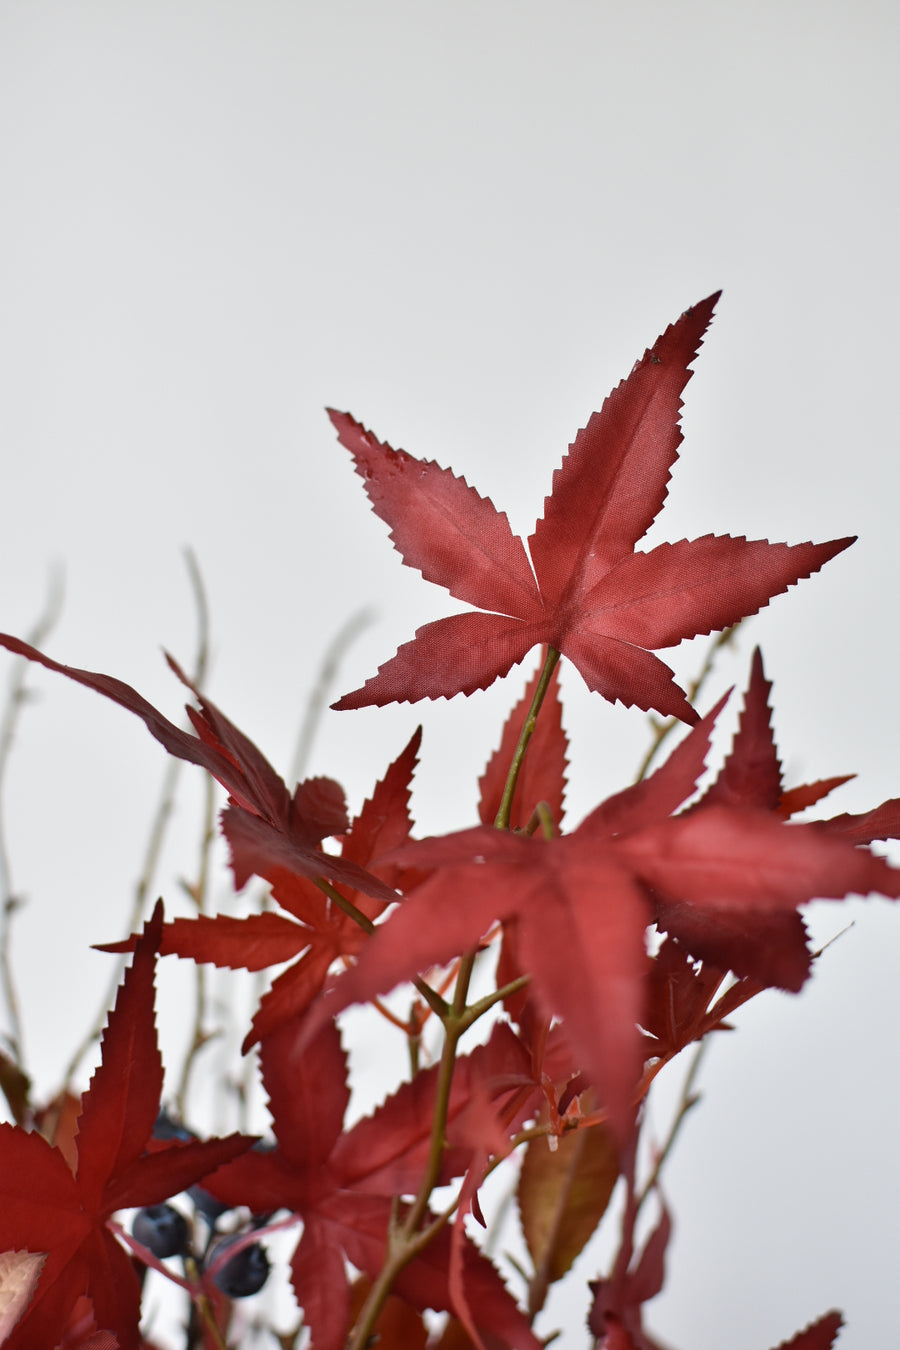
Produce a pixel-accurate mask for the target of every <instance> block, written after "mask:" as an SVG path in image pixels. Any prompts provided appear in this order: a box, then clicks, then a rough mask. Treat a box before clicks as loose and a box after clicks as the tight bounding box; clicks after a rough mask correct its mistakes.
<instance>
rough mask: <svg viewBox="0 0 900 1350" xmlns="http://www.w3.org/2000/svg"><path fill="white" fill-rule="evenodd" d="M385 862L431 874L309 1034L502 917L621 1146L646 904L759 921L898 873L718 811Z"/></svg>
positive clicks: (805, 834) (421, 848)
mask: <svg viewBox="0 0 900 1350" xmlns="http://www.w3.org/2000/svg"><path fill="white" fill-rule="evenodd" d="M589 819H590V818H589ZM388 860H391V861H398V862H403V863H408V864H410V865H415V866H421V867H428V868H432V869H434V871H433V872H432V875H430V876H429V877H428V878H427V879H426V880H425V881H423V882H422V883H421V885H419V886H417V887H416V888H415V889H414V890H413V891H412V893H411V895H410V896H409V897H408V898H407V899H406V900H405V901H404V903H403V904H401V905H400V906H399V907H398V908H397V909H396V910H395V911H394V912H393V913H392V914H390V915H389V916H388V918H387V919H386V921H385V922H384V923H383V924H381V925H380V926H379V927H378V929H377V931H376V933H375V934H374V936H373V937H372V940H371V941H370V942H369V943H368V944H367V946H366V948H365V950H364V951H363V952H362V953H361V954H360V957H359V961H358V964H357V965H356V967H355V968H354V969H352V970H350V971H348V972H347V973H346V974H345V975H342V976H340V977H339V978H338V980H337V982H336V984H335V986H334V989H333V991H332V992H331V993H330V994H329V995H326V997H325V998H324V1000H321V1001H320V1002H319V1003H318V1004H317V1006H316V1008H315V1009H314V1010H313V1011H312V1012H311V1014H310V1026H309V1034H311V1033H312V1031H313V1029H314V1028H315V1027H316V1026H317V1025H319V1024H320V1023H321V1020H322V1019H323V1018H324V1017H326V1016H327V1015H328V1014H329V1013H336V1012H339V1011H340V1010H341V1009H343V1008H345V1007H348V1006H349V1005H350V1004H352V1003H356V1002H363V1001H367V1000H369V999H370V998H372V997H374V995H376V994H381V993H384V992H385V991H387V990H388V989H391V988H393V987H394V985H396V984H398V983H400V982H401V981H404V980H408V979H409V978H410V977H411V976H413V975H414V974H417V973H419V972H420V971H422V970H424V969H427V968H428V967H430V966H432V965H438V964H445V963H447V962H448V961H449V960H451V959H452V958H453V957H454V956H456V955H458V954H459V953H461V952H465V951H469V950H472V949H473V948H475V947H476V946H477V945H478V943H479V941H480V940H481V938H482V937H483V935H484V934H485V933H487V932H488V930H489V929H490V928H491V926H492V925H493V923H495V922H496V921H497V920H500V921H501V922H507V921H509V920H510V919H512V920H514V921H515V923H516V925H517V928H518V954H519V960H520V964H521V968H522V970H523V971H525V972H528V973H530V975H531V977H532V988H533V990H534V992H535V995H536V996H537V998H538V1000H539V1002H540V1004H541V1006H542V1008H543V1011H544V1012H545V1014H546V1015H548V1016H555V1017H560V1018H562V1019H563V1021H564V1024H565V1031H566V1036H567V1039H568V1041H569V1043H570V1044H571V1046H572V1048H573V1050H574V1051H575V1052H576V1055H577V1057H578V1059H579V1062H580V1063H581V1065H582V1066H583V1068H584V1069H585V1071H586V1072H587V1073H588V1074H589V1075H590V1077H591V1078H592V1080H593V1082H594V1083H595V1085H596V1086H597V1088H598V1090H599V1092H600V1095H601V1100H602V1101H603V1104H604V1105H605V1106H606V1107H607V1108H608V1110H609V1112H610V1116H611V1119H612V1121H613V1123H614V1124H615V1125H616V1127H617V1128H618V1129H619V1131H620V1132H621V1133H623V1134H624V1133H625V1132H626V1131H627V1128H628V1124H629V1119H630V1114H629V1113H630V1103H631V1094H632V1091H633V1088H634V1084H635V1082H636V1079H637V1076H638V1072H639V1068H640V1063H641V1050H640V1042H639V1036H638V1033H637V1030H636V1024H637V1023H638V1022H639V1021H640V1016H641V1011H642V997H643V982H644V979H645V976H646V973H647V969H648V960H647V956H646V953H645V948H644V933H645V930H646V928H647V925H648V924H649V923H651V922H652V921H653V902H654V897H655V896H656V895H657V894H663V895H666V894H674V895H677V896H690V899H691V903H692V904H693V905H694V906H697V907H700V908H703V907H706V906H709V907H712V908H714V909H716V910H722V909H725V910H729V911H739V912H746V911H754V912H757V913H761V914H771V913H781V912H787V911H792V910H794V909H796V907H797V906H798V905H801V904H804V903H805V902H807V901H809V900H812V899H814V898H822V899H838V898H843V897H844V896H845V895H847V894H848V893H849V892H858V893H862V894H865V893H868V892H871V891H877V892H880V893H882V894H884V895H888V896H894V897H896V896H897V895H900V869H893V868H891V867H890V866H889V865H888V864H887V863H886V862H885V861H884V860H883V859H882V858H878V857H875V856H873V855H872V854H871V853H869V852H868V851H867V850H865V849H862V848H858V847H856V846H854V845H853V844H852V843H850V842H849V841H847V840H844V839H841V838H839V837H837V836H833V835H829V834H827V833H826V832H825V831H823V830H821V828H820V827H818V826H816V825H794V824H789V823H785V822H784V821H782V820H781V818H780V817H777V816H775V815H773V814H770V813H767V812H763V811H760V810H751V809H744V808H740V809H739V808H735V807H729V806H725V805H712V806H708V807H706V808H705V809H704V810H702V811H696V812H686V813H683V814H682V815H679V816H674V817H671V818H666V819H661V820H659V821H657V822H654V823H648V824H646V825H644V826H643V827H638V828H635V829H633V830H631V831H630V832H628V833H625V834H622V835H616V836H614V837H612V838H597V837H596V836H595V834H594V833H593V831H592V830H591V829H590V828H586V827H585V826H584V825H583V826H581V827H579V828H578V829H577V830H576V831H575V832H574V833H573V834H571V835H567V836H565V837H563V838H556V839H549V840H545V839H541V838H538V837H526V836H522V835H514V834H511V833H510V832H508V831H503V830H496V829H491V828H488V827H485V826H478V827H476V828H474V829H470V830H464V831H461V832H459V833H458V834H455V835H449V836H447V837H445V838H435V839H426V840H422V841H420V842H418V843H414V844H409V845H406V846H405V847H404V848H402V849H399V850H397V851H396V853H394V854H393V855H389V859H388ZM598 1028H599V1029H602V1030H599V1031H598Z"/></svg>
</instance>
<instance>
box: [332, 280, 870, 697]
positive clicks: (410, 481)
mask: <svg viewBox="0 0 900 1350" xmlns="http://www.w3.org/2000/svg"><path fill="white" fill-rule="evenodd" d="M717 299H718V293H717V294H716V295H712V296H709V297H708V298H707V299H706V300H703V301H701V302H700V303H699V304H698V305H695V306H694V307H693V309H689V310H687V311H686V312H685V313H684V314H683V315H682V316H681V318H680V319H678V321H677V322H676V323H674V324H672V325H671V326H670V327H669V328H667V329H666V331H665V332H664V333H663V335H662V336H661V337H660V338H659V339H658V341H657V342H656V343H655V345H654V346H653V347H651V348H650V349H649V350H648V351H647V352H645V353H644V356H643V357H642V358H641V360H640V361H638V362H637V364H636V365H635V367H634V369H633V370H632V372H631V374H630V375H629V376H628V378H627V379H626V380H624V381H623V382H622V383H621V384H620V385H619V386H618V388H616V389H615V390H614V391H613V392H612V394H610V396H609V398H607V400H606V402H605V403H604V405H603V408H602V409H601V411H600V412H599V413H594V414H593V415H592V416H591V418H590V419H589V421H588V423H587V426H586V427H585V428H584V429H583V430H581V431H579V432H578V434H577V435H576V437H575V440H574V441H573V442H572V444H571V445H570V447H569V453H568V455H567V456H566V457H565V459H564V460H563V463H562V466H561V467H560V468H559V469H558V470H557V471H556V473H555V474H554V477H553V488H552V491H551V493H550V496H549V497H547V499H546V501H545V503H544V515H543V518H542V519H540V520H539V521H538V522H537V524H536V526H535V529H534V533H533V534H532V535H531V536H530V538H529V540H528V544H529V551H528V552H526V549H525V545H524V542H523V541H522V539H520V538H519V537H518V536H517V535H514V534H513V533H512V530H511V528H510V525H509V521H508V519H507V517H506V515H505V514H504V513H503V512H500V511H497V510H496V508H495V507H494V505H493V503H492V502H491V501H490V500H489V499H487V498H484V497H481V496H479V494H478V493H477V492H476V491H475V490H474V489H473V488H471V487H470V486H469V485H468V484H467V483H466V481H465V480H464V479H462V478H457V477H456V476H455V475H454V474H453V473H451V472H450V471H449V470H448V469H443V468H441V467H439V466H438V465H437V464H434V463H432V462H430V461H426V460H418V459H415V458H414V457H413V456H412V455H409V454H407V453H406V452H405V451H404V450H393V449H391V447H390V446H389V445H387V444H385V443H382V442H380V441H378V440H376V438H375V437H374V436H373V435H372V434H371V433H370V432H368V431H367V430H366V429H365V428H364V427H363V426H361V424H360V423H359V422H357V421H355V420H354V419H353V418H352V417H351V416H350V415H349V414H348V413H339V412H335V411H333V410H330V411H329V416H330V417H331V420H332V422H333V423H334V426H335V428H336V429H337V433H338V439H339V440H340V442H341V444H342V445H344V446H345V447H346V448H347V449H348V450H349V451H350V453H351V454H352V455H353V458H354V462H355V465H356V469H357V472H358V473H359V474H360V475H361V477H362V478H363V481H364V484H365V488H366V492H367V493H368V495H369V498H370V500H371V503H372V508H373V510H374V511H375V513H376V515H378V516H380V517H381V519H382V520H384V521H385V522H386V523H387V524H388V525H389V526H390V528H391V539H392V541H393V543H394V547H395V548H396V549H397V551H398V552H399V553H400V555H401V557H402V558H403V561H404V562H405V563H406V564H407V565H408V566H410V567H415V568H417V569H418V570H419V571H420V572H421V573H422V575H423V576H424V577H425V579H426V580H427V581H432V582H435V583H436V584H437V585H440V586H444V587H446V589H447V590H448V591H449V592H450V594H451V595H453V596H455V597H456V599H458V600H463V601H465V602H467V603H468V604H470V605H474V606H477V608H478V609H479V610H481V611H486V612H482V613H467V614H458V615H455V616H453V617H451V618H446V619H439V620H438V621H437V622H435V623H430V624H426V625H425V626H424V627H423V628H420V629H419V630H418V631H417V633H416V636H415V638H414V639H413V640H412V641H411V642H408V643H405V644H404V645H403V646H402V647H400V649H399V651H398V652H397V654H396V655H395V656H394V657H393V658H392V659H391V660H390V661H388V662H387V663H386V664H384V665H383V666H381V667H380V669H379V672H378V674H377V675H375V676H373V677H372V678H371V679H369V680H367V681H366V683H365V685H363V687H362V688H361V689H357V690H355V691H354V692H353V693H350V694H346V695H345V696H344V697H343V698H342V699H340V700H339V701H338V702H337V703H336V704H335V705H334V706H335V707H336V708H362V707H366V706H368V705H370V704H377V705H382V704H385V703H393V702H410V703H413V702H416V701H417V700H418V699H421V698H440V697H444V698H452V697H453V695H454V694H457V693H465V694H471V693H472V692H473V691H474V690H475V689H486V688H487V687H488V685H490V684H492V683H493V681H494V680H495V679H497V678H498V677H499V676H502V675H506V674H507V672H508V671H509V670H510V669H511V668H512V666H514V665H516V664H517V663H518V662H520V661H521V660H522V659H523V658H524V656H525V655H526V653H527V652H528V651H529V650H530V649H531V648H532V647H533V646H535V644H537V643H547V644H549V645H550V646H552V647H554V648H556V649H557V650H559V651H560V652H562V653H563V655H564V656H567V657H568V658H569V660H570V661H571V662H572V663H573V664H574V665H575V666H576V667H577V669H578V670H579V672H580V673H581V675H582V677H583V679H584V681H585V683H586V684H587V686H588V688H589V689H592V690H594V691H595V692H597V693H599V694H602V695H603V697H604V698H606V699H609V700H610V702H615V701H616V700H620V701H621V702H622V703H624V704H625V705H626V706H630V705H632V704H637V705H638V707H640V708H644V709H651V708H655V709H656V710H657V711H658V712H660V713H663V714H664V715H673V716H675V717H679V718H681V719H682V720H683V721H685V722H695V721H696V720H697V717H696V714H695V713H694V711H693V709H692V708H691V706H690V704H689V703H688V701H687V699H686V697H685V695H684V692H683V690H682V689H680V688H679V686H678V685H677V684H676V683H675V680H674V678H673V675H672V671H671V670H670V669H669V667H668V666H666V665H665V664H664V663H663V662H662V661H661V660H660V659H659V658H658V657H656V656H654V655H653V651H654V650H656V649H657V648H661V647H672V646H676V645H677V644H678V643H679V642H681V641H682V640H683V639H685V638H691V637H694V636H696V635H697V634H700V633H709V632H712V631H714V630H716V629H720V628H726V627H728V626H730V625H731V624H734V623H736V622H737V621H738V619H740V618H743V617H745V616H746V615H749V614H755V613H756V612H757V611H758V610H759V609H761V608H762V607H763V606H764V605H767V604H768V602H769V601H770V600H771V599H772V597H773V596H775V595H778V594H780V593H781V592H782V591H785V590H787V588H788V586H792V585H794V584H795V583H796V582H797V581H799V580H800V579H801V578H802V577H808V576H810V575H811V573H813V572H816V571H818V569H819V568H820V567H821V566H822V565H823V564H824V563H825V562H827V561H828V559H829V558H833V557H834V555H835V554H836V553H840V552H841V550H842V549H845V548H847V546H848V545H849V544H851V543H853V539H852V538H846V539H837V540H833V541H832V542H830V543H827V544H811V543H805V544H797V545H793V546H789V545H787V544H770V543H769V542H768V541H766V540H747V539H744V538H732V537H731V536H729V535H721V536H716V535H711V534H708V535H704V536H703V537H702V538H700V539H694V540H686V539H682V540H681V541H680V542H678V543H675V544H660V545H659V546H658V547H656V548H653V549H651V550H650V552H648V553H640V552H635V551H634V550H635V545H636V544H637V543H638V541H639V540H640V539H641V538H642V537H643V536H644V535H645V534H646V532H647V530H648V529H649V528H650V526H651V525H652V523H653V521H654V520H655V518H656V516H657V515H658V513H659V511H660V509H661V508H662V505H663V502H664V500H665V497H666V492H667V484H668V480H669V473H670V470H671V468H672V465H673V464H674V462H675V460H676V459H677V457H678V446H679V444H680V441H681V430H680V426H679V413H680V409H681V394H682V392H683V390H684V387H685V385H686V384H687V381H688V380H689V379H690V374H691V372H690V371H689V369H688V367H689V365H690V363H691V362H692V361H693V359H694V357H695V356H696V355H697V352H698V350H699V347H700V343H701V340H702V337H703V334H704V332H705V331H706V328H707V325H708V324H709V321H710V318H711V316H712V312H713V308H714V306H715V303H716V300H717Z"/></svg>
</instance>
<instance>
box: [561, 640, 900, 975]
mask: <svg viewBox="0 0 900 1350" xmlns="http://www.w3.org/2000/svg"><path fill="white" fill-rule="evenodd" d="M771 688H772V686H771V682H770V681H769V680H767V679H766V676H765V671H764V669H763V661H762V654H761V653H760V651H759V648H757V649H756V651H755V652H754V655H753V660H752V663H751V672H750V681H749V684H748V687H747V691H746V694H745V696H744V706H743V710H742V712H741V717H740V722H739V725H738V729H737V732H736V734H735V737H734V740H733V743H732V746H731V749H730V751H729V753H728V755H727V756H726V758H725V761H724V764H723V765H722V768H721V770H720V771H719V773H718V775H717V777H716V778H715V780H714V781H713V783H712V785H711V786H710V787H709V788H708V789H707V791H706V792H705V793H704V794H703V796H702V797H701V799H700V800H699V801H698V802H697V803H695V804H694V805H693V806H691V807H690V808H689V809H690V811H691V812H703V811H704V810H706V809H708V808H709V807H712V806H719V805H726V806H731V807H738V808H739V807H748V808H752V809H754V810H760V811H765V812H768V813H771V814H772V815H773V816H774V817H777V818H778V819H788V818H789V817H791V816H792V815H794V814H795V813H796V812H798V811H801V810H803V809H805V808H806V807H808V806H810V805H812V804H814V803H815V802H817V801H819V800H821V799H822V798H823V797H824V796H826V795H827V794H828V793H829V792H831V791H832V790H833V789H834V788H836V787H839V786H840V785H841V784H842V783H845V782H847V780H848V777H852V775H842V776H839V777H833V778H827V779H823V780H820V781H819V782H817V783H813V784H807V785H804V786H801V787H797V788H792V789H790V790H788V791H785V790H784V788H783V785H782V773H781V764H780V761H779V757H778V748H777V745H776V743H775V737H774V733H773V730H772V709H771V701H770V695H771ZM723 703H724V700H722V701H721V702H720V703H719V704H717V706H716V707H715V708H714V709H712V711H711V712H710V713H709V714H707V716H706V717H705V718H704V719H703V721H702V722H700V723H698V724H697V725H696V726H695V727H693V728H692V729H691V731H690V732H689V733H688V734H687V736H686V737H685V738H684V740H683V741H682V743H681V745H680V746H678V748H677V749H676V750H675V751H674V752H673V754H672V755H671V756H670V758H669V759H668V760H667V761H666V763H665V764H663V765H662V766H661V767H660V768H659V769H658V770H657V771H656V773H654V774H652V775H650V777H648V778H646V779H644V780H643V782H640V783H637V784H635V785H633V786H632V787H630V788H627V789H625V791H624V792H621V793H617V794H616V795H615V796H614V797H611V798H608V799H607V801H605V802H603V803H602V804H601V805H600V806H599V807H598V808H597V809H596V810H595V811H593V812H592V813H591V815H590V816H589V817H588V818H587V819H586V820H585V821H584V822H583V823H582V826H581V827H579V828H581V829H583V830H584V831H586V832H588V833H591V834H594V835H595V836H599V835H607V836H610V835H613V834H619V835H621V834H624V833H627V832H628V831H630V830H634V829H636V828H641V827H645V826H647V825H649V824H651V823H652V822H653V821H654V820H660V819H663V818H664V817H665V816H667V815H668V814H669V813H670V812H671V811H673V810H675V809H676V808H677V807H678V806H679V805H680V804H681V803H683V802H684V801H686V800H687V798H688V797H690V796H691V795H692V794H693V792H694V789H695V788H696V785H697V781H698V778H699V774H700V772H701V771H702V768H703V765H704V763H705V756H706V754H707V752H708V749H709V739H710V733H711V731H712V727H713V724H714V722H715V720H716V718H717V716H718V713H719V711H720V709H721V708H722V706H723ZM819 827H820V828H821V829H822V830H824V831H827V832H828V833H831V834H835V835H840V836H841V837H842V838H844V839H845V840H846V841H847V842H852V843H854V844H866V843H871V842H872V840H873V839H885V838H894V837H896V836H897V835H898V834H900V800H897V799H894V800H891V801H887V802H883V803H882V804H881V806H880V807H877V808H876V809H875V810H874V811H868V812H865V813H863V814H862V815H858V816H846V815H845V816H838V817H835V818H834V819H832V820H825V821H821V822H819ZM692 901H693V897H692V896H690V895H684V894H682V895H679V893H678V891H677V887H675V886H673V885H672V884H668V885H666V884H664V885H663V886H662V887H661V888H660V889H659V890H658V891H657V892H656V893H655V894H654V896H653V904H654V919H655V921H656V923H657V924H658V925H659V927H661V928H663V929H665V930H666V931H667V932H669V933H671V934H672V935H674V936H675V937H677V938H678V940H679V942H681V943H682V944H683V945H684V946H685V947H686V948H687V950H689V951H690V952H691V954H692V955H693V956H695V957H698V958H701V959H703V960H704V961H711V962H712V963H713V964H715V965H716V966H719V967H720V968H721V969H722V970H732V971H734V973H735V974H736V975H738V976H740V977H748V978H750V979H753V980H756V981H758V982H759V983H760V984H761V985H764V986H775V987H777V988H780V989H786V990H789V991H791V992H794V993H796V992H797V991H798V990H799V989H800V988H801V987H802V985H803V984H804V982H805V980H806V979H807V977H808V975H809V972H810V967H811V961H812V956H811V954H810V952H809V950H808V947H807V933H806V928H805V926H804V923H803V920H802V918H801V916H800V915H799V914H798V913H796V912H783V911H770V912H766V913H762V912H760V911H759V910H758V909H746V910H744V909H740V908H735V907H733V906H730V905H729V906H720V907H717V906H715V905H712V904H710V905H704V906H702V907H701V906H697V905H695V904H694V903H692Z"/></svg>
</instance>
